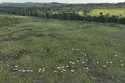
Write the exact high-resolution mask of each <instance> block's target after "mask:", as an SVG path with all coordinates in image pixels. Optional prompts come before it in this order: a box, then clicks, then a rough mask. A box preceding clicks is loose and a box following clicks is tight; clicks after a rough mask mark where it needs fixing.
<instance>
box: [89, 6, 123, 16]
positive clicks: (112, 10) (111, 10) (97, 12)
mask: <svg viewBox="0 0 125 83" xmlns="http://www.w3.org/2000/svg"><path fill="white" fill-rule="evenodd" d="M100 12H103V14H104V15H109V16H112V15H115V16H120V17H125V8H97V9H93V10H91V11H90V12H89V15H91V16H99V15H100Z"/></svg>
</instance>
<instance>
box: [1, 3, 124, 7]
mask: <svg viewBox="0 0 125 83" xmlns="http://www.w3.org/2000/svg"><path fill="white" fill-rule="evenodd" d="M34 6H35V7H63V6H71V7H72V6H76V7H84V8H86V7H87V8H95V7H125V3H117V4H114V3H100V4H99V3H89V4H66V3H56V2H52V3H32V2H27V3H2V4H0V7H34Z"/></svg>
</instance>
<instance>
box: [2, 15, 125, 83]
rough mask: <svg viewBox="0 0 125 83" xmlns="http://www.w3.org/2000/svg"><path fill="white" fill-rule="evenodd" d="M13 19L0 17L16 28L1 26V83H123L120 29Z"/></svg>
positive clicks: (124, 58) (124, 71)
mask: <svg viewBox="0 0 125 83" xmlns="http://www.w3.org/2000/svg"><path fill="white" fill-rule="evenodd" d="M15 17H16V18H15ZM15 17H11V16H7V17H3V16H1V17H0V22H2V21H3V20H4V22H11V20H13V22H11V24H14V25H11V26H10V23H8V24H4V25H0V26H1V27H0V83H124V82H125V79H124V77H125V56H124V55H125V51H124V49H125V44H124V43H125V36H124V35H125V28H124V25H120V24H109V23H93V22H83V21H73V20H70V21H68V20H54V19H41V18H40V19H39V18H35V17H20V16H15ZM6 18H7V19H6ZM17 19H18V20H19V22H18V23H16V22H17ZM22 19H23V21H20V20H22Z"/></svg>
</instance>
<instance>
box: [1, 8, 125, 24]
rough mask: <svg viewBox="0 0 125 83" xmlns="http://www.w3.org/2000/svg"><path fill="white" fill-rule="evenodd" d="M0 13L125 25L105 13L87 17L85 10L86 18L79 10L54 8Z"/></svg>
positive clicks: (14, 9)
mask: <svg viewBox="0 0 125 83" xmlns="http://www.w3.org/2000/svg"><path fill="white" fill-rule="evenodd" d="M0 12H2V13H8V14H15V15H22V16H36V17H42V18H55V19H63V20H81V21H89V22H103V23H120V24H125V18H124V17H120V16H109V15H108V14H107V15H103V12H100V15H99V16H89V15H87V12H88V10H83V12H84V16H81V15H80V14H79V13H78V11H77V10H76V11H74V10H67V11H66V10H58V9H54V8H44V7H16V8H9V7H8V8H0Z"/></svg>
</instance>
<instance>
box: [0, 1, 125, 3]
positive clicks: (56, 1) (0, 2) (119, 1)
mask: <svg viewBox="0 0 125 83" xmlns="http://www.w3.org/2000/svg"><path fill="white" fill-rule="evenodd" d="M3 2H16V3H22V2H60V3H117V2H125V0H0V3H3Z"/></svg>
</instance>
